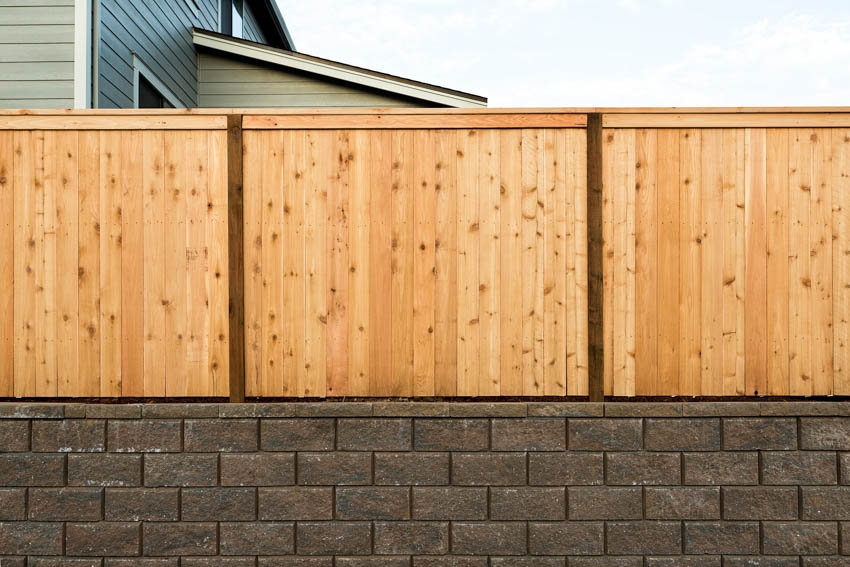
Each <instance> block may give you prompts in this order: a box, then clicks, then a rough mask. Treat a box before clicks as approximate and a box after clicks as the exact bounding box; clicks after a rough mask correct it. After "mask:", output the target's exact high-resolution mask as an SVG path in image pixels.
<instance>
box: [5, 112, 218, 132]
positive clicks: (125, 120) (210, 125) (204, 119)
mask: <svg viewBox="0 0 850 567" xmlns="http://www.w3.org/2000/svg"><path fill="white" fill-rule="evenodd" d="M226 129H227V116H222V115H196V116H194V115H188V114H183V115H133V114H130V115H74V114H59V115H44V114H38V115H34V114H23V115H21V114H19V115H9V114H3V115H0V130H226Z"/></svg>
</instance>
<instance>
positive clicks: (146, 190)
mask: <svg viewBox="0 0 850 567" xmlns="http://www.w3.org/2000/svg"><path fill="white" fill-rule="evenodd" d="M163 135H164V134H163V132H161V131H148V132H144V133H143V134H142V153H143V156H144V164H143V172H142V186H143V196H142V199H143V207H144V210H143V213H142V214H143V223H144V227H143V232H144V234H143V237H142V238H143V240H144V257H143V259H144V274H143V279H144V286H143V287H144V334H145V340H144V369H145V375H144V392H145V395H146V396H164V395H165V366H166V365H165V364H163V362H164V361H165V360H166V354H165V346H166V345H165V313H166V310H167V306H166V298H167V295H166V293H165V277H166V275H165V252H166V249H165V168H164V161H163V160H164V155H163V149H164V139H163Z"/></svg>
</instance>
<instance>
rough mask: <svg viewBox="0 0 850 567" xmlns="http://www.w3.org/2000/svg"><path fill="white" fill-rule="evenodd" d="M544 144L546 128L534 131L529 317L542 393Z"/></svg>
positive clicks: (538, 388)
mask: <svg viewBox="0 0 850 567" xmlns="http://www.w3.org/2000/svg"><path fill="white" fill-rule="evenodd" d="M545 144H546V130H538V131H537V183H536V187H537V191H536V195H537V203H536V212H535V215H534V219H535V224H536V225H537V229H536V231H535V243H534V244H535V246H534V256H535V262H534V267H535V274H536V276H535V284H536V285H535V287H534V291H533V294H534V310H533V315H532V320H533V322H534V357H533V360H534V385H535V389H536V391H539V392H541V393H545V391H546V390H545V387H546V376H545V368H546V362H545V351H544V349H545V340H544V332H545V317H546V313H545V311H546V306H545V300H544V292H543V288H544V285H545V281H546V279H545V271H546V270H545V262H546V247H545V244H546V242H545V236H544V233H545V217H544V210H545V206H546V189H545V185H546V175H547V169H546V167H547V164H546V161H545V155H544V146H545Z"/></svg>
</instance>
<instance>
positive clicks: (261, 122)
mask: <svg viewBox="0 0 850 567" xmlns="http://www.w3.org/2000/svg"><path fill="white" fill-rule="evenodd" d="M586 126H587V116H586V115H584V114H554V113H549V114H498V113H490V114H482V113H475V114H439V115H435V114H337V115H328V114H322V115H317V114H288V115H277V116H276V115H246V116H244V117H243V118H242V127H243V128H245V129H246V130H264V129H291V130H295V129H357V128H359V129H382V128H383V129H395V128H584V127H586Z"/></svg>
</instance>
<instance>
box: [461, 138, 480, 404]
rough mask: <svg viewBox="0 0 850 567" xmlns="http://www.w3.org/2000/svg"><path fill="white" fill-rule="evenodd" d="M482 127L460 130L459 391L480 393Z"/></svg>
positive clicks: (466, 393) (474, 394) (470, 394)
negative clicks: (480, 149) (480, 160)
mask: <svg viewBox="0 0 850 567" xmlns="http://www.w3.org/2000/svg"><path fill="white" fill-rule="evenodd" d="M480 138H481V131H480V130H458V133H457V209H458V210H457V254H458V261H457V311H458V313H457V374H458V376H457V394H458V395H459V396H477V395H478V377H479V372H480V368H479V360H480V359H479V306H478V286H479V238H478V233H479V225H478V222H479V219H478V172H479V169H478V167H479V164H478V151H479V150H478V147H479V144H480Z"/></svg>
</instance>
